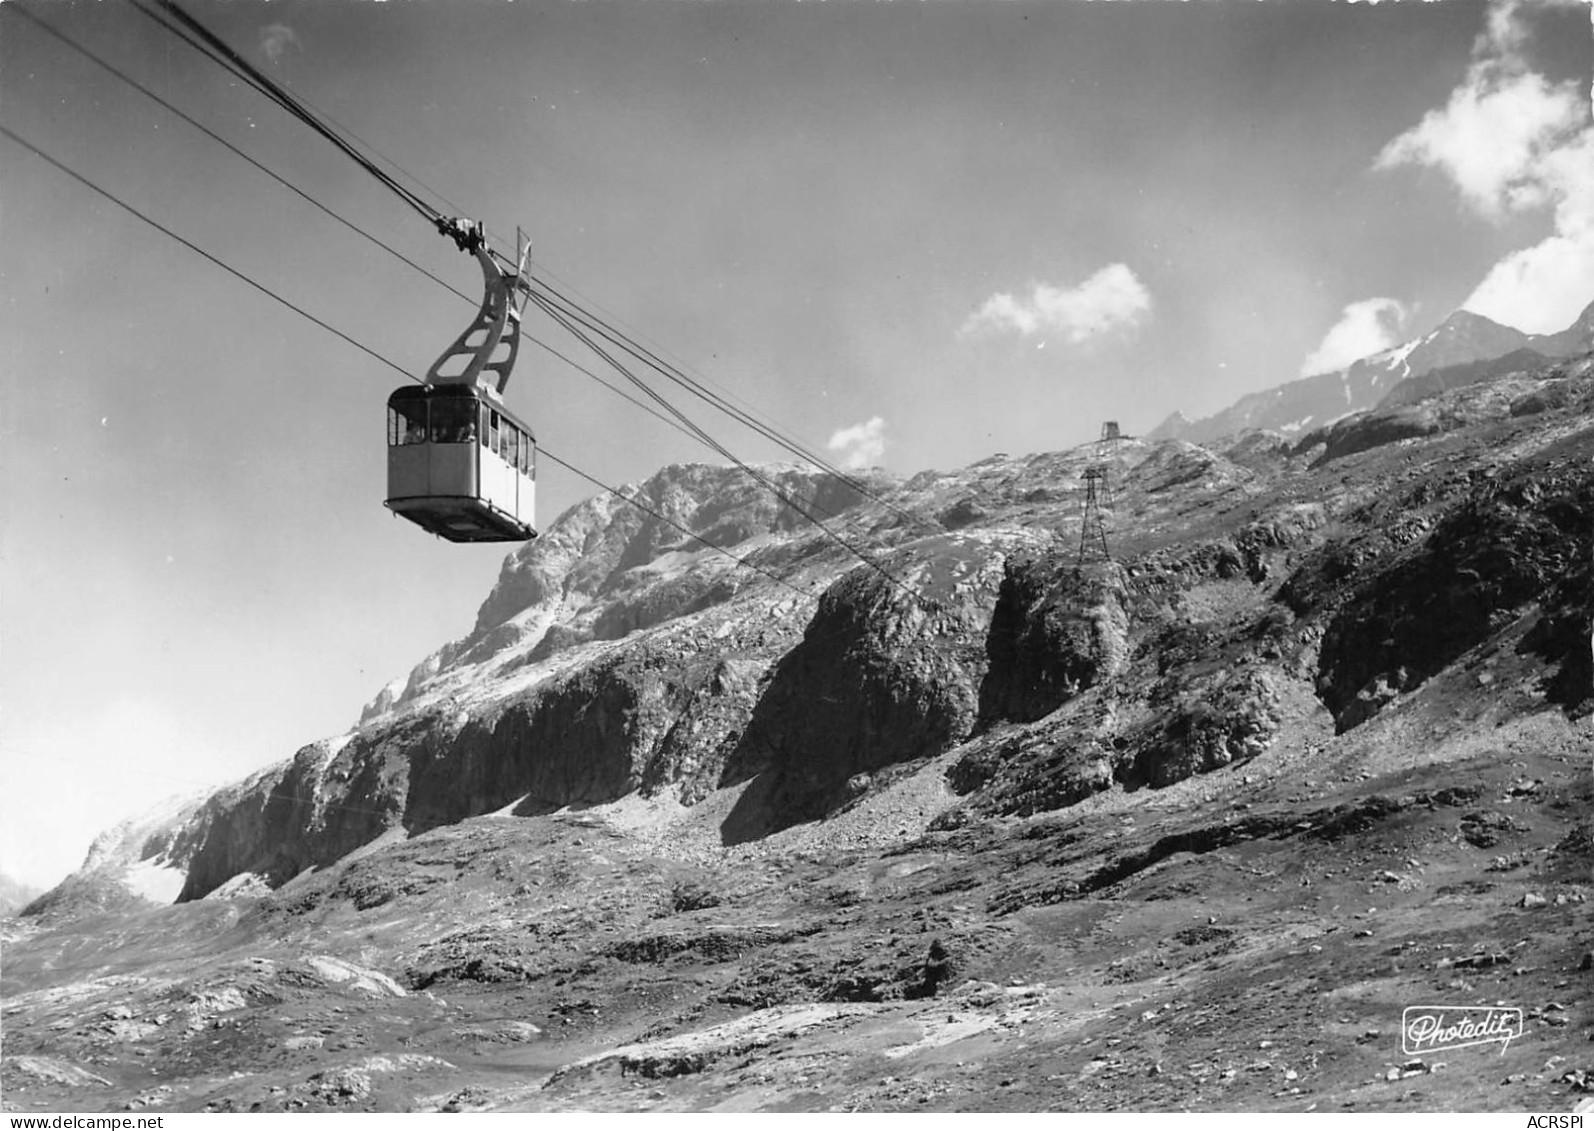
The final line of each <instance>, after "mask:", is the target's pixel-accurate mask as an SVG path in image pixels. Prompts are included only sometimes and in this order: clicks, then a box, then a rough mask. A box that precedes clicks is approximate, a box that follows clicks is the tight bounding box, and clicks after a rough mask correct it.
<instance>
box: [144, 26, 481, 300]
mask: <svg viewBox="0 0 1594 1131" xmlns="http://www.w3.org/2000/svg"><path fill="white" fill-rule="evenodd" d="M127 2H128V4H129V5H130V6H131V7H132V8H133V10H134V11H136V12H137V13H138V14H139V15H141V16H144V17H145V18H147V19H149V20H150V21H151V22H153V23H155V24H156V25H157V26H159V27H161V28H164V29H165V30H166V31H169V32H170V33H171V34H172V35H173V36H175V37H176V38H178V39H180V40H182V41H183V42H184V43H187V44H188V45H189V46H190V47H192V48H193V49H194V50H195V51H197V52H198V53H199V54H201V55H203V56H204V57H205V58H207V59H209V60H210V61H211V62H213V63H215V64H216V65H217V66H219V67H221V68H222V69H223V70H225V71H226V72H227V73H229V74H231V75H233V76H235V77H236V78H239V79H242V80H243V81H244V83H245V84H246V85H248V86H251V87H253V88H254V89H256V90H258V91H260V93H262V94H264V95H266V96H267V97H268V98H271V99H272V101H277V100H276V98H274V97H273V96H272V94H271V92H270V90H268V89H267V88H265V87H263V86H262V85H261V83H260V82H257V81H256V80H255V79H253V78H251V77H250V75H249V74H247V73H244V72H241V71H240V70H239V69H238V68H237V67H234V66H233V65H231V63H229V61H228V60H227V58H226V57H225V56H223V55H221V54H219V53H217V52H215V51H213V50H211V49H210V48H208V47H207V46H206V44H205V43H204V42H203V41H201V40H200V38H199V37H198V36H197V35H195V34H193V33H191V32H189V31H187V30H185V28H184V27H182V26H179V25H178V24H177V23H176V22H175V21H174V20H171V19H168V18H167V17H166V16H164V15H162V14H161V13H159V12H156V11H152V10H150V9H149V8H148V7H146V6H145V4H144V3H143V2H142V0H127ZM188 19H189V20H190V22H193V23H194V24H195V25H196V26H197V24H198V21H197V20H194V19H193V17H191V16H190V17H188ZM211 38H215V39H217V42H221V41H220V39H219V37H215V36H214V35H212V36H211ZM256 73H257V74H259V73H260V72H258V70H257V71H256ZM262 80H263V81H265V82H271V80H269V79H265V78H264V76H263V75H262ZM273 85H275V84H274V83H273ZM277 89H279V90H285V89H286V88H283V87H280V86H279V87H277ZM293 98H294V100H295V102H297V103H298V104H299V106H300V107H301V108H303V109H305V110H307V111H310V112H312V113H313V114H314V115H315V117H316V118H317V119H318V120H319V121H321V122H330V123H331V124H332V125H333V126H336V127H337V129H338V130H340V131H342V133H343V134H344V135H346V136H347V137H349V138H352V139H353V140H354V141H356V142H358V143H359V144H360V146H361V147H363V149H364V150H365V151H366V153H367V154H368V158H367V159H368V160H370V161H371V162H372V163H375V162H376V161H378V160H380V161H381V162H382V163H383V164H385V165H387V166H389V167H391V168H392V169H393V170H394V173H386V172H385V171H384V174H383V175H384V179H385V180H386V181H391V182H394V183H396V182H397V181H398V176H396V175H394V174H395V173H396V174H400V175H402V176H404V177H405V178H407V179H409V180H410V181H413V182H414V183H415V184H417V185H419V186H420V187H421V188H423V189H425V190H426V191H427V192H429V193H431V194H432V195H433V196H434V197H436V198H437V199H439V200H441V201H442V202H443V203H444V204H446V205H448V207H449V208H450V209H452V210H453V211H454V212H455V213H456V214H458V213H459V212H460V211H461V209H460V206H459V205H457V204H455V203H454V202H453V201H452V200H450V199H449V198H448V195H447V194H446V193H444V192H442V191H440V190H438V189H436V188H433V187H432V186H431V185H429V184H427V183H426V182H425V181H423V180H421V178H419V177H417V176H416V175H415V174H413V173H410V172H409V171H407V170H405V169H403V168H402V167H401V166H399V164H398V163H397V162H396V161H394V160H392V159H391V158H390V157H388V156H387V155H386V154H384V153H382V152H381V150H379V149H377V148H376V147H375V146H374V145H372V144H371V143H370V142H368V141H366V140H365V139H364V138H362V137H361V136H360V135H359V134H358V133H356V132H355V131H354V130H352V129H350V128H349V127H348V126H346V125H344V124H343V123H342V122H340V121H338V119H337V118H334V117H333V116H332V115H331V114H329V113H327V112H326V111H325V110H322V109H321V108H320V107H318V106H316V105H315V104H314V103H313V102H310V101H309V100H308V99H306V98H303V97H301V96H299V95H294V96H293ZM278 105H281V103H280V102H279V103H278ZM283 109H285V110H287V109H288V107H285V106H284V107H283ZM289 113H293V114H294V116H295V117H298V114H297V113H295V112H294V111H292V110H289ZM340 148H341V147H340ZM362 164H363V162H362ZM404 192H405V193H408V194H410V195H411V196H413V197H414V198H415V199H417V200H419V199H423V198H421V196H420V194H419V193H415V192H413V190H409V189H404ZM434 211H435V210H434ZM472 301H475V300H472Z"/></svg>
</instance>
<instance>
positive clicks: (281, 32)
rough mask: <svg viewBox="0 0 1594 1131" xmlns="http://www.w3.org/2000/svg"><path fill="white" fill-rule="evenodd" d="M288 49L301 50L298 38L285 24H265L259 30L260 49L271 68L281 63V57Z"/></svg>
mask: <svg viewBox="0 0 1594 1131" xmlns="http://www.w3.org/2000/svg"><path fill="white" fill-rule="evenodd" d="M290 47H292V48H293V49H294V50H296V51H297V50H302V48H300V47H299V36H298V35H297V34H296V33H295V32H294V30H293V29H292V28H291V27H289V26H288V25H287V24H267V25H266V26H265V27H263V28H261V29H260V49H261V50H262V51H264V52H265V53H266V59H267V60H268V61H269V62H270V63H271V65H272V66H273V67H274V66H276V65H277V64H278V63H280V62H282V57H283V56H284V55H286V54H287V53H288V48H290Z"/></svg>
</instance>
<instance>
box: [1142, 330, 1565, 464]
mask: <svg viewBox="0 0 1594 1131" xmlns="http://www.w3.org/2000/svg"><path fill="white" fill-rule="evenodd" d="M1591 349H1594V303H1591V304H1590V305H1589V306H1588V307H1587V308H1585V309H1584V311H1583V313H1582V314H1581V315H1579V316H1578V318H1577V320H1576V321H1575V322H1573V323H1572V325H1570V326H1568V327H1567V328H1566V329H1565V330H1562V331H1559V332H1557V333H1554V334H1524V333H1523V332H1522V331H1520V330H1516V329H1513V328H1512V327H1510V326H1502V325H1500V323H1498V322H1495V321H1493V320H1491V319H1489V318H1485V317H1484V316H1483V315H1481V314H1474V313H1472V312H1471V311H1467V310H1458V311H1456V312H1455V313H1454V314H1452V315H1451V316H1450V317H1449V318H1447V319H1445V321H1444V322H1443V323H1441V324H1440V325H1439V326H1438V327H1436V328H1435V329H1434V330H1432V331H1430V332H1429V333H1427V334H1425V335H1423V336H1422V337H1420V338H1415V339H1413V340H1412V341H1409V342H1406V343H1404V344H1402V345H1399V346H1396V347H1394V348H1392V349H1387V350H1383V351H1381V352H1379V353H1375V354H1373V355H1371V356H1370V357H1364V358H1362V359H1361V360H1359V361H1355V362H1353V363H1351V364H1350V365H1348V366H1346V367H1345V368H1343V369H1338V370H1334V371H1332V372H1328V373H1318V374H1314V375H1312V376H1309V377H1302V378H1300V379H1299V380H1296V381H1290V382H1288V383H1286V384H1283V385H1279V386H1277V387H1276V388H1272V389H1264V390H1263V391H1261V392H1259V393H1249V394H1247V395H1246V396H1243V397H1241V398H1240V399H1239V400H1237V401H1235V402H1234V404H1232V405H1230V406H1229V407H1228V408H1226V409H1224V410H1223V411H1221V412H1218V413H1215V414H1214V415H1212V416H1208V417H1203V418H1202V419H1200V420H1195V421H1192V420H1189V419H1187V418H1186V417H1185V416H1184V415H1183V414H1182V413H1178V412H1176V413H1174V414H1173V415H1172V416H1170V417H1168V418H1167V419H1166V420H1164V421H1163V422H1162V423H1161V424H1159V425H1158V426H1157V427H1156V428H1155V429H1153V430H1152V432H1151V433H1150V434H1149V438H1150V439H1154V440H1159V439H1180V440H1187V441H1189V442H1191V443H1197V444H1205V443H1209V442H1211V441H1214V440H1218V439H1221V438H1223V437H1233V436H1237V435H1239V434H1240V433H1241V432H1244V431H1247V430H1250V429H1265V430H1270V431H1274V432H1280V433H1283V434H1285V435H1292V436H1299V435H1302V434H1305V433H1307V432H1310V431H1312V430H1314V429H1316V428H1319V427H1323V426H1326V425H1329V424H1332V423H1333V422H1334V421H1336V420H1339V419H1341V418H1342V417H1345V416H1349V415H1351V414H1353V413H1357V412H1364V411H1366V410H1367V409H1370V408H1373V407H1375V406H1377V405H1379V404H1380V402H1383V401H1386V400H1387V401H1388V402H1389V403H1396V404H1399V403H1409V402H1412V401H1415V400H1420V399H1421V398H1422V397H1424V396H1429V395H1431V394H1433V393H1435V392H1439V391H1441V390H1442V389H1446V388H1453V387H1456V386H1458V385H1463V384H1467V383H1469V382H1471V381H1477V380H1486V379H1487V378H1489V377H1491V376H1496V375H1499V374H1501V373H1506V372H1510V371H1512V370H1513V369H1515V370H1527V369H1533V368H1535V367H1536V366H1542V365H1544V364H1545V363H1546V361H1547V360H1549V359H1556V358H1563V357H1565V358H1574V357H1578V356H1581V355H1582V354H1585V353H1587V352H1588V351H1589V350H1591ZM1508 355H1509V357H1508Z"/></svg>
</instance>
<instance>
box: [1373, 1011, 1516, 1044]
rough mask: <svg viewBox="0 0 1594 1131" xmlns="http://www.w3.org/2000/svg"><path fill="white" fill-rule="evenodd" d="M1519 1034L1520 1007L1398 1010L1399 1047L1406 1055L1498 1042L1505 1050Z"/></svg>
mask: <svg viewBox="0 0 1594 1131" xmlns="http://www.w3.org/2000/svg"><path fill="white" fill-rule="evenodd" d="M1521 1035H1522V1010H1521V1009H1520V1008H1518V1007H1516V1006H1509V1007H1508V1006H1501V1005H1408V1006H1407V1007H1406V1008H1405V1009H1404V1010H1402V1011H1401V1014H1400V1051H1401V1052H1403V1053H1405V1054H1406V1055H1407V1056H1413V1055H1415V1054H1417V1053H1423V1052H1437V1051H1439V1050H1440V1049H1464V1048H1467V1047H1468V1046H1470V1045H1492V1044H1494V1043H1495V1042H1496V1041H1498V1042H1500V1053H1501V1055H1504V1054H1505V1050H1506V1048H1507V1047H1508V1046H1509V1045H1510V1044H1511V1042H1512V1041H1514V1040H1516V1039H1517V1038H1518V1037H1520V1036H1521Z"/></svg>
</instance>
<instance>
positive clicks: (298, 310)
mask: <svg viewBox="0 0 1594 1131" xmlns="http://www.w3.org/2000/svg"><path fill="white" fill-rule="evenodd" d="M0 134H4V135H5V136H6V137H8V138H10V139H11V140H12V141H14V142H16V143H17V144H18V145H20V146H22V147H23V148H24V149H26V150H28V151H30V152H31V153H33V154H34V155H35V156H37V157H39V158H41V159H42V160H44V161H47V162H49V163H50V164H51V165H53V166H55V167H56V168H57V169H59V170H61V172H63V173H65V174H66V175H67V176H69V177H71V178H72V179H73V180H74V181H77V182H78V183H79V184H81V185H83V186H85V187H86V188H90V189H93V190H94V191H95V192H97V193H99V194H100V195H101V196H103V197H104V198H105V199H106V200H109V201H110V202H111V203H112V204H115V205H116V206H117V207H119V208H123V209H125V210H126V211H128V212H131V213H132V214H133V215H134V216H137V217H138V218H139V219H140V220H142V221H144V223H146V224H148V225H149V226H150V227H152V228H154V229H155V230H156V231H158V232H161V233H162V234H164V235H168V236H170V237H171V238H172V239H174V240H176V241H177V242H178V243H180V244H182V245H183V246H184V247H186V248H187V249H188V250H189V251H192V252H194V253H195V254H196V255H200V256H203V257H204V258H205V259H208V260H210V262H212V263H214V264H215V265H216V266H217V267H220V268H221V269H222V270H223V271H226V272H227V273H228V274H230V275H232V276H234V277H235V278H238V279H241V280H243V281H244V282H245V283H248V284H249V285H250V286H251V287H253V288H255V290H257V291H259V292H261V293H262V294H265V295H269V296H270V297H271V298H274V299H276V300H277V301H278V302H280V303H281V304H282V305H283V306H286V307H287V308H288V309H289V310H291V311H293V312H294V313H295V314H302V315H303V316H304V317H306V318H308V319H309V320H310V321H312V322H314V323H315V324H316V325H317V326H320V327H321V328H322V329H323V330H326V331H327V332H328V333H332V334H336V335H337V336H338V337H340V338H342V339H343V340H344V341H346V342H348V343H349V344H350V345H351V346H353V347H354V348H355V349H358V350H360V351H362V352H364V353H366V354H369V355H370V356H371V357H373V358H375V359H376V360H377V361H380V362H381V363H382V364H383V365H385V366H387V367H388V368H389V369H394V370H397V371H398V372H399V373H401V374H403V375H404V376H405V377H409V378H410V380H412V381H413V380H416V378H415V377H413V376H412V375H411V374H410V373H409V371H408V370H406V369H405V368H404V367H403V366H401V365H399V364H398V363H397V362H394V361H389V360H388V359H387V358H385V357H383V356H382V355H381V354H379V353H377V352H376V351H375V350H373V349H372V348H371V347H370V346H367V345H363V344H361V343H360V342H357V341H355V340H354V339H353V338H351V337H349V335H347V334H345V333H344V332H343V331H342V330H339V329H338V328H337V327H336V326H332V325H330V324H328V323H326V322H323V321H322V320H321V319H319V318H317V317H316V316H315V315H314V314H311V313H310V312H309V311H308V310H305V309H304V308H303V307H301V306H296V305H294V304H293V303H292V302H290V301H289V300H287V299H285V298H283V297H282V296H281V295H279V294H277V293H276V292H275V291H273V290H272V289H271V288H269V287H267V286H266V285H265V284H264V283H257V282H255V281H254V280H253V279H251V278H250V277H249V276H248V275H245V274H244V273H243V272H242V271H239V270H238V269H237V268H235V267H232V266H229V265H228V264H226V263H224V262H222V261H221V260H220V259H217V258H216V257H215V256H214V255H212V254H210V252H208V251H206V250H205V249H204V248H202V247H200V246H199V245H198V244H195V243H192V242H191V241H189V240H187V239H184V238H183V237H182V236H180V235H178V234H177V233H176V232H174V231H172V230H171V229H170V228H168V227H166V226H165V225H164V224H162V223H161V222H160V221H159V220H155V219H152V218H150V217H149V216H146V215H145V214H144V213H142V212H140V211H139V210H138V209H136V208H134V207H133V206H132V205H131V204H128V203H127V202H126V201H124V200H122V199H121V198H120V197H117V196H115V195H113V194H112V193H110V192H109V191H107V190H106V189H102V188H101V187H100V186H99V185H97V184H95V183H94V182H93V181H91V180H89V179H88V178H87V177H85V176H84V175H83V174H81V173H79V172H77V171H76V170H74V169H71V168H68V167H67V166H66V165H63V164H62V163H61V162H60V161H57V160H56V159H55V158H54V157H51V156H50V155H49V154H48V153H46V152H45V151H44V150H42V149H40V148H39V147H38V146H36V145H34V144H33V143H32V142H31V141H29V140H28V139H27V138H25V137H23V136H22V135H21V134H18V133H15V132H14V131H12V130H11V129H9V128H7V127H6V126H4V125H0Z"/></svg>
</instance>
